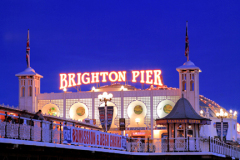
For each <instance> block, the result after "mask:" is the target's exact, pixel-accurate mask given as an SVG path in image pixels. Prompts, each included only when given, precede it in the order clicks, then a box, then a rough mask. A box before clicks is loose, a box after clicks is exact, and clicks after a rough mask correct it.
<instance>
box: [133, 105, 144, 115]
mask: <svg viewBox="0 0 240 160" xmlns="http://www.w3.org/2000/svg"><path fill="white" fill-rule="evenodd" d="M142 112H143V108H142V106H140V105H136V106H135V107H134V113H135V114H138V115H139V114H141V113H142Z"/></svg>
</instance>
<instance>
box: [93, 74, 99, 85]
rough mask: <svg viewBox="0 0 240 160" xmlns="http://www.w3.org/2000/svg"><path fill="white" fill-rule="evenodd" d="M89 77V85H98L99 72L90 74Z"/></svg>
mask: <svg viewBox="0 0 240 160" xmlns="http://www.w3.org/2000/svg"><path fill="white" fill-rule="evenodd" d="M91 75H92V81H91V83H98V82H99V72H92V73H91ZM95 79H96V81H95Z"/></svg>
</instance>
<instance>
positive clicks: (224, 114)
mask: <svg viewBox="0 0 240 160" xmlns="http://www.w3.org/2000/svg"><path fill="white" fill-rule="evenodd" d="M216 116H217V118H220V119H221V141H223V118H227V116H228V113H227V112H223V109H220V113H216Z"/></svg>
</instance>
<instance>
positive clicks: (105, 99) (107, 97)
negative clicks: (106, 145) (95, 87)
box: [98, 92, 113, 132]
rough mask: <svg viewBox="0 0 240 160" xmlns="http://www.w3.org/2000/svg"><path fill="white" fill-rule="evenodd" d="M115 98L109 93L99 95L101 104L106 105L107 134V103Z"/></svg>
mask: <svg viewBox="0 0 240 160" xmlns="http://www.w3.org/2000/svg"><path fill="white" fill-rule="evenodd" d="M112 98H113V95H112V94H111V93H110V94H108V93H107V92H103V94H100V95H98V99H99V100H100V102H104V103H105V132H107V102H108V101H111V100H112Z"/></svg>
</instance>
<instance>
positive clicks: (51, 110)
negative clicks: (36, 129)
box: [48, 107, 57, 116]
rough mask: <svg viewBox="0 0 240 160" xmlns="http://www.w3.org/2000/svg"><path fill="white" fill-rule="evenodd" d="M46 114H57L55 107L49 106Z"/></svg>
mask: <svg viewBox="0 0 240 160" xmlns="http://www.w3.org/2000/svg"><path fill="white" fill-rule="evenodd" d="M48 114H49V115H51V116H56V115H57V109H56V108H55V107H51V108H49V110H48Z"/></svg>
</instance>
